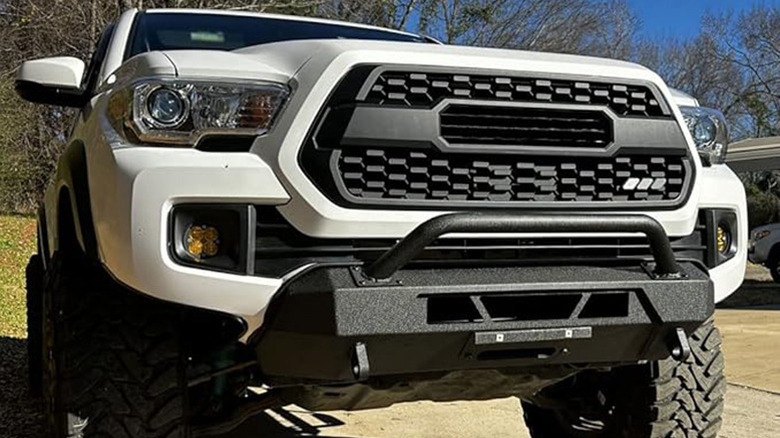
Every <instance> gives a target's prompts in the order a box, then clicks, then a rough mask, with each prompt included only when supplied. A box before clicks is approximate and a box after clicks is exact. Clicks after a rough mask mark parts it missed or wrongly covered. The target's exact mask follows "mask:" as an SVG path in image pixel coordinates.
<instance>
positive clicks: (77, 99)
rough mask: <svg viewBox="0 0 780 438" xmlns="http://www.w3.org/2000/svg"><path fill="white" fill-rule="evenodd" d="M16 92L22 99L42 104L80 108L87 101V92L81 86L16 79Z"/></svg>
mask: <svg viewBox="0 0 780 438" xmlns="http://www.w3.org/2000/svg"><path fill="white" fill-rule="evenodd" d="M15 88H16V94H18V95H19V97H21V98H22V99H24V100H26V101H28V102H32V103H40V104H44V105H57V106H66V107H71V108H81V107H83V106H84V104H86V103H87V99H88V98H87V93H86V92H85V91H84V90H82V89H81V88H58V87H50V86H47V85H42V84H39V83H37V82H30V81H16V86H15Z"/></svg>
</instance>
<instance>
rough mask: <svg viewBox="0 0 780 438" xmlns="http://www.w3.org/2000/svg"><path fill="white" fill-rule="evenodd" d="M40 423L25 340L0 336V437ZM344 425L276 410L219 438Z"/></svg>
mask: <svg viewBox="0 0 780 438" xmlns="http://www.w3.org/2000/svg"><path fill="white" fill-rule="evenodd" d="M41 424H42V418H41V412H40V401H39V400H36V399H34V398H33V397H31V396H30V392H29V389H28V386H27V340H26V339H18V338H9V337H5V336H0V437H2V438H41V437H43V436H44V435H43V428H42V426H41ZM343 424H344V423H343V422H341V421H340V420H338V419H336V418H334V417H331V416H329V415H325V414H319V413H309V412H306V411H303V410H297V409H275V410H272V411H267V412H265V413H263V414H261V415H259V416H257V417H255V418H253V419H252V420H250V421H247V422H246V423H244V425H242V427H241V428H239V429H237V430H236V431H234V432H233V433H231V434H229V435H223V436H222V437H221V438H250V437H251V438H257V437H258V436H262V437H263V438H293V437H301V436H317V437H322V438H337V437H336V436H329V435H323V432H325V431H326V430H327V429H328V428H330V427H336V426H341V425H343ZM325 433H326V432H325Z"/></svg>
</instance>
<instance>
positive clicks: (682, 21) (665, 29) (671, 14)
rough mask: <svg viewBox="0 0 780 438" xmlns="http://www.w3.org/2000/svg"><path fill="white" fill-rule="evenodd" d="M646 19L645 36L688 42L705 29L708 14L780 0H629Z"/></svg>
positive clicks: (776, 3)
mask: <svg viewBox="0 0 780 438" xmlns="http://www.w3.org/2000/svg"><path fill="white" fill-rule="evenodd" d="M628 1H629V3H630V4H631V6H632V7H633V9H634V11H635V12H636V13H637V15H638V16H639V17H640V18H641V19H642V35H645V36H648V37H651V38H656V37H659V38H660V37H675V38H678V39H687V38H689V37H692V36H695V35H696V34H697V33H698V32H699V29H700V28H701V25H700V23H701V17H702V15H704V14H705V13H706V12H716V13H717V12H723V11H728V10H733V11H741V10H744V9H749V8H750V7H751V6H752V5H754V4H766V5H779V6H780V0H628Z"/></svg>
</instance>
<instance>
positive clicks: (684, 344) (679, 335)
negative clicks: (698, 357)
mask: <svg viewBox="0 0 780 438" xmlns="http://www.w3.org/2000/svg"><path fill="white" fill-rule="evenodd" d="M690 355H691V345H690V344H689V343H688V335H686V334H685V330H683V329H681V328H679V327H678V328H677V330H675V336H674V340H673V341H672V357H673V358H674V359H675V360H678V361H680V362H682V361H684V360H686V359H688V357H689V356H690Z"/></svg>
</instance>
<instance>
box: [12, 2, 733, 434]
mask: <svg viewBox="0 0 780 438" xmlns="http://www.w3.org/2000/svg"><path fill="white" fill-rule="evenodd" d="M101 51H102V52H101ZM96 59H97V60H98V61H97V63H98V65H94V63H95V61H93V66H90V68H89V69H88V71H87V74H86V78H85V79H84V80H83V81H82V80H81V77H80V76H81V71H80V70H79V68H81V69H82V70H83V64H81V65H80V66H79V64H78V62H76V61H77V60H73V59H69V58H54V59H45V60H37V61H30V62H27V63H25V64H24V65H23V66H22V67H21V68H20V72H19V77H18V78H19V79H18V82H17V88H18V90H19V93H20V94H21V95H22V96H24V97H25V98H27V99H28V100H32V101H36V102H42V103H54V104H60V105H69V106H75V107H78V108H80V109H81V116H80V117H79V119H78V121H77V122H76V126H75V128H74V130H73V134H72V136H71V138H70V139H69V141H68V146H67V149H66V153H65V154H64V155H63V158H62V160H61V162H60V166H59V168H58V172H57V174H56V175H55V177H54V178H53V183H52V185H51V186H50V189H49V190H48V191H47V193H46V198H45V203H44V205H43V207H42V209H41V214H40V217H39V221H40V227H39V254H38V255H37V256H35V257H33V260H32V261H31V265H30V269H28V277H29V278H30V279H31V281H30V288H29V289H30V290H29V291H28V295H29V297H30V300H29V302H30V308H31V311H30V315H31V317H30V321H31V327H32V328H31V333H33V331H34V332H35V333H37V334H38V335H37V336H31V342H30V345H31V351H32V352H33V353H34V354H37V356H36V357H39V358H40V361H39V362H40V363H36V364H33V365H32V366H31V381H32V382H33V383H34V385H37V386H38V387H40V386H41V385H40V383H41V381H43V382H44V383H45V384H43V385H42V388H43V389H42V391H43V393H44V395H45V400H46V401H47V403H46V407H47V410H46V412H47V418H48V419H49V423H50V427H51V430H52V431H53V432H52V433H54V436H57V437H60V436H63V437H64V436H76V435H74V434H76V433H81V434H82V435H79V436H85V437H90V436H96V435H97V434H99V433H102V432H103V431H105V430H109V429H110V428H111V427H114V426H116V424H123V425H124V426H123V427H125V428H127V429H125V430H132V431H133V432H132V433H130V434H131V435H132V436H138V437H147V436H148V437H151V436H155V437H156V436H190V435H191V434H192V435H213V434H219V433H224V432H226V431H228V430H230V429H232V428H234V427H235V426H236V425H238V424H240V423H241V421H243V420H244V419H246V418H247V417H248V416H249V415H251V414H252V413H255V412H258V411H260V410H262V409H265V408H268V407H273V406H277V405H281V404H285V403H296V404H298V405H300V406H303V407H306V408H309V409H313V410H325V409H363V408H373V407H382V406H389V405H391V404H393V403H397V402H405V401H416V400H434V401H446V400H481V399H489V398H495V397H506V396H516V397H519V398H520V399H521V400H522V401H523V406H524V410H525V416H526V421H527V424H528V426H529V429H530V430H531V433H532V436H534V437H542V436H566V437H568V436H580V435H578V433H579V432H578V431H581V429H582V427H584V426H583V424H585V423H587V424H588V425H589V427H591V426H593V424H598V425H599V426H598V428H597V431H596V432H594V433H599V434H601V435H596V436H632V437H638V436H644V437H661V436H672V435H674V434H685V435H686V436H702V437H704V436H714V434H715V433H716V432H717V429H718V427H719V424H720V412H721V411H720V409H721V408H722V403H723V398H722V397H723V374H722V371H723V369H722V356H721V353H720V348H719V345H720V338H719V334H718V332H717V330H716V329H715V328H714V326H713V322H712V314H713V310H714V305H715V303H716V302H717V301H719V300H722V299H724V298H725V297H726V296H728V295H729V294H731V293H732V292H734V291H735V290H736V289H737V288H738V287H739V285H740V283H741V282H742V279H743V275H744V269H745V257H746V249H747V245H746V243H747V233H746V223H747V221H746V207H745V195H744V190H743V189H742V185H741V183H740V181H739V179H738V178H737V177H736V176H735V175H734V174H733V173H732V172H731V171H730V170H729V169H728V168H727V167H726V166H725V165H723V164H722V162H723V158H724V155H725V149H726V145H727V133H726V131H725V123H724V122H723V119H722V116H720V115H719V113H717V112H716V111H712V110H708V109H706V108H701V107H698V105H697V104H696V103H695V101H694V100H693V99H685V98H683V97H681V96H680V95H679V94H677V93H675V94H673V93H672V92H670V90H669V89H668V88H667V87H666V85H665V84H664V83H663V81H662V80H661V79H660V78H659V77H658V76H657V75H656V74H655V73H653V72H651V71H649V70H647V69H645V68H643V67H640V66H637V65H634V64H630V63H626V62H619V61H612V60H604V59H597V58H587V57H578V56H569V55H554V54H543V53H530V52H520V51H511V50H497V49H485V48H470V47H452V46H444V45H439V44H435V43H432V42H430V41H428V40H426V39H424V38H421V37H418V36H415V35H411V34H406V33H401V32H395V31H389V30H384V29H379V28H372V27H366V26H358V25H351V24H347V23H338V22H328V21H323V20H310V19H303V18H294V17H279V16H269V15H257V14H242V13H227V12H214V11H175V10H156V11H146V12H140V11H129V12H127V13H125V14H124V15H123V16H122V17H121V18H120V19H119V20H118V21H117V23H116V24H114V25H112V26H111V27H110V28H109V29H108V30H107V33H106V36H104V38H103V39H102V40H101V43H100V44H99V45H98V56H96ZM63 72H64V73H63ZM74 77H78V79H77V80H76V79H74ZM133 292H135V293H133ZM86 346H89V347H90V348H88V349H87V350H88V354H87V353H84V354H85V355H84V356H80V354H82V352H83V350H84V349H85V347H86ZM119 351H121V352H122V353H119ZM33 353H31V354H33ZM102 364H109V365H108V368H107V369H109V370H114V371H113V372H105V373H101V372H100V371H101V370H104V369H105V368H104V367H103V365H102ZM113 365H117V368H115V367H113ZM86 376H90V379H93V381H94V382H97V383H88V382H87V380H85V379H86ZM688 376H697V377H696V378H695V379H692V378H691V379H689V378H688ZM88 384H89V385H93V386H90V388H92V389H90V390H88V391H87V394H93V396H89V395H87V396H84V394H83V391H82V392H79V391H80V390H81V389H85V388H86V386H82V385H88ZM261 387H262V388H264V390H262V391H259V390H255V389H250V388H261ZM97 388H111V389H112V391H114V392H113V393H117V392H118V395H117V397H118V398H117V400H119V399H122V400H125V403H127V401H129V400H132V403H134V404H135V405H136V406H141V407H142V408H138V409H137V410H136V409H135V408H132V409H130V410H129V411H128V410H123V408H122V407H121V406H120V407H117V408H114V406H113V405H111V406H109V407H106V406H96V405H95V404H94V403H93V402H94V401H95V400H96V397H99V391H97ZM688 400H697V402H696V403H694V404H691V403H688ZM117 403H118V405H122V403H120V402H117ZM185 406H186V408H185ZM128 412H129V413H128ZM102 413H107V415H102ZM131 417H132V418H131ZM686 418H687V419H688V420H686ZM692 418H695V419H696V421H691V420H690V419H692ZM131 423H132V424H134V425H137V426H138V427H134V428H129V427H130V426H128V424H131ZM117 427H118V426H117ZM593 427H595V426H593ZM621 434H622V435H621Z"/></svg>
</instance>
